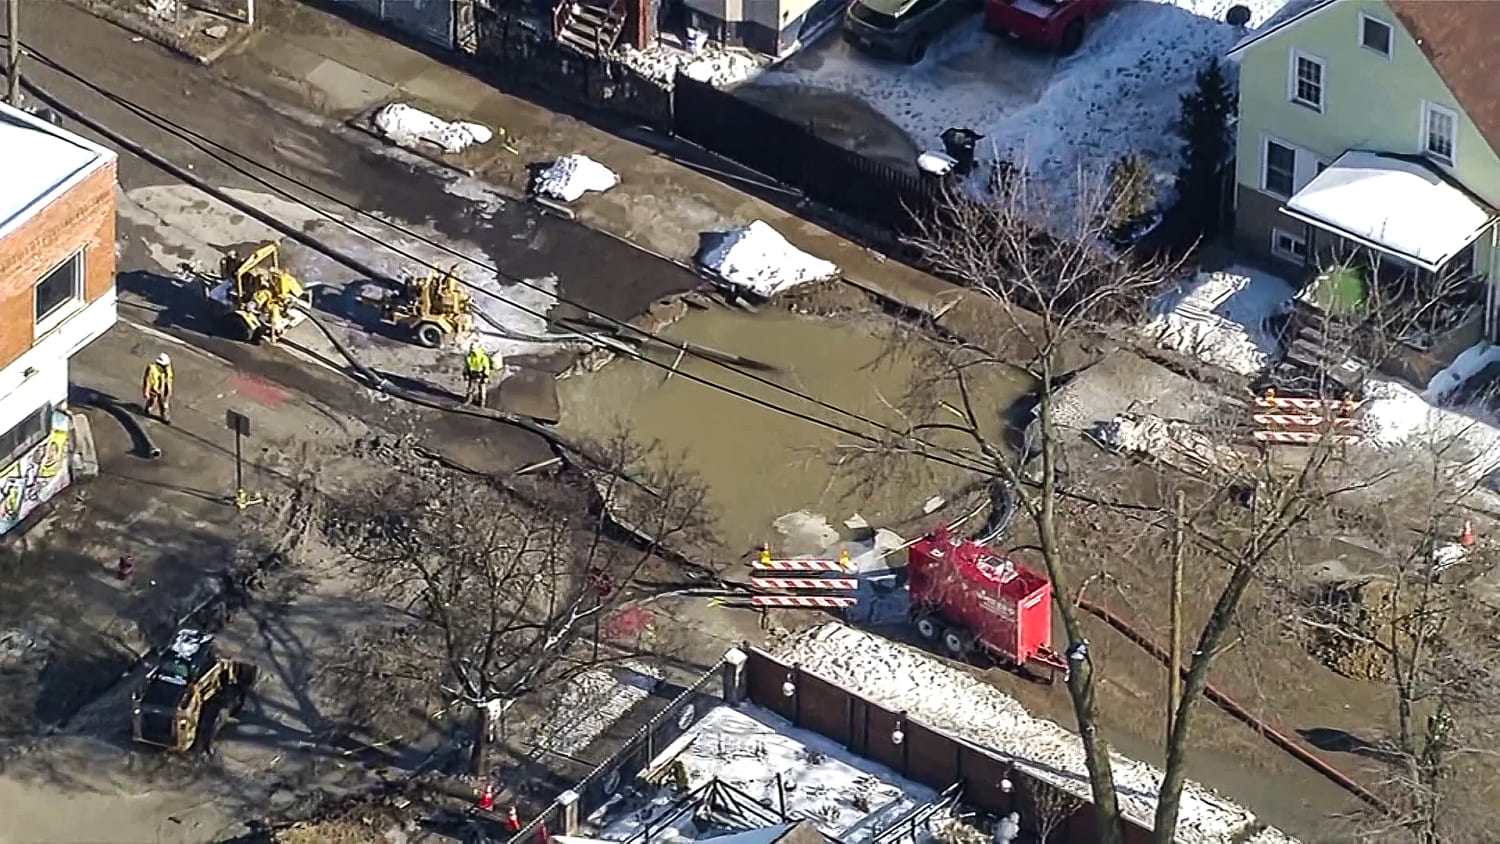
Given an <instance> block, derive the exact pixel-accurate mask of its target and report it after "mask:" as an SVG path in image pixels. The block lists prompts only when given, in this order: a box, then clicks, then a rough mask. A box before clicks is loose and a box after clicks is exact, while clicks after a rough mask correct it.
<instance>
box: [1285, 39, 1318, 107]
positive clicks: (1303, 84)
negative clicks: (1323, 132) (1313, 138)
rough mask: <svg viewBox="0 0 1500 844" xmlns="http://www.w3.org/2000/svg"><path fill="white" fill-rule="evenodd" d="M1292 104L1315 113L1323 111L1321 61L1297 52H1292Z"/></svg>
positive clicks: (1290, 93)
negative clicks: (1305, 107)
mask: <svg viewBox="0 0 1500 844" xmlns="http://www.w3.org/2000/svg"><path fill="white" fill-rule="evenodd" d="M1290 81H1291V90H1290V91H1288V92H1287V95H1288V96H1289V97H1290V98H1291V100H1292V102H1294V103H1297V104H1298V105H1305V106H1307V107H1308V108H1311V109H1314V110H1316V111H1322V110H1323V60H1322V59H1318V58H1314V57H1312V56H1309V55H1308V54H1306V53H1303V52H1299V51H1297V50H1293V51H1292V74H1291V80H1290Z"/></svg>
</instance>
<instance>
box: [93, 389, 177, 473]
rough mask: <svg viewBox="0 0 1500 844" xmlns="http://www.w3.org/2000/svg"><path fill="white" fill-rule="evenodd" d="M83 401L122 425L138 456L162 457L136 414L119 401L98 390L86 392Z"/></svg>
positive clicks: (158, 448) (158, 447)
mask: <svg viewBox="0 0 1500 844" xmlns="http://www.w3.org/2000/svg"><path fill="white" fill-rule="evenodd" d="M82 399H83V403H84V404H89V405H93V406H94V407H97V408H99V409H100V410H102V411H104V412H105V413H108V414H109V415H110V416H113V417H114V419H115V421H116V422H119V423H120V427H122V428H124V429H125V433H126V434H127V435H129V437H130V444H131V448H132V450H134V451H135V452H136V453H137V454H144V455H147V456H149V457H150V458H151V459H152V460H155V459H157V458H158V457H161V446H158V445H157V444H156V441H155V440H153V439H151V434H149V433H147V431H146V426H145V425H142V424H141V420H139V419H137V418H136V416H135V414H133V413H131V412H130V411H128V410H126V409H125V408H123V407H121V406H120V403H119V402H118V401H116V400H115V399H113V398H111V397H109V396H106V395H104V394H103V393H101V392H99V391H98V390H85V391H84V392H83V395H82Z"/></svg>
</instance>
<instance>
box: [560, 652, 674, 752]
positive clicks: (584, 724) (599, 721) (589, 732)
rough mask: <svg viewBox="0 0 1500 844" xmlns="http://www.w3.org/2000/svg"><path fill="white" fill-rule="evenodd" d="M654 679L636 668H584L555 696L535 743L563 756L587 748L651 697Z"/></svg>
mask: <svg viewBox="0 0 1500 844" xmlns="http://www.w3.org/2000/svg"><path fill="white" fill-rule="evenodd" d="M655 683H656V678H655V677H652V676H650V675H648V674H644V673H639V672H637V671H621V672H620V676H617V675H616V673H615V672H614V671H610V670H608V669H596V670H593V671H585V672H584V673H582V674H580V675H578V676H577V677H574V678H573V679H572V681H570V682H569V683H568V685H567V686H566V687H564V688H563V691H562V693H561V694H560V695H558V699H557V701H556V703H555V704H554V708H553V710H552V712H551V713H550V715H549V717H548V718H547V719H546V721H545V726H544V727H543V728H542V730H541V731H540V733H539V735H538V736H537V737H536V739H537V744H538V745H540V746H542V747H545V748H547V749H548V750H552V751H556V752H558V753H561V754H564V755H566V756H577V755H579V754H580V753H582V752H583V751H584V750H587V749H588V746H589V745H590V744H593V742H594V740H595V739H597V738H598V737H599V736H600V735H601V734H603V733H604V731H605V730H607V729H609V727H610V725H611V724H613V723H615V722H616V721H618V720H620V718H622V717H624V715H625V713H627V712H629V711H630V708H631V707H633V706H635V705H636V704H637V703H639V702H641V701H643V700H645V699H646V698H648V697H650V696H651V687H652V686H653V685H654V684H655Z"/></svg>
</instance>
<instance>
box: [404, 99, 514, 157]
mask: <svg viewBox="0 0 1500 844" xmlns="http://www.w3.org/2000/svg"><path fill="white" fill-rule="evenodd" d="M375 128H376V129H379V130H380V134H382V135H384V136H386V137H387V138H389V139H390V141H391V142H392V143H394V144H396V145H398V146H403V147H408V148H415V147H418V146H420V145H421V144H422V142H424V141H425V142H427V143H429V144H433V145H435V146H437V147H438V148H439V149H441V150H442V151H443V152H446V153H457V152H463V151H464V150H466V149H468V148H469V147H471V146H473V145H474V144H483V143H488V142H489V140H490V139H491V138H493V137H494V136H495V133H494V132H491V131H490V130H489V127H487V126H481V125H479V124H478V123H465V122H463V121H447V120H443V119H442V118H440V117H434V116H432V115H430V114H428V113H427V112H425V111H422V110H421V109H417V108H412V107H411V106H409V105H406V104H405V103H391V104H389V105H386V106H383V107H381V109H380V110H379V111H377V112H375Z"/></svg>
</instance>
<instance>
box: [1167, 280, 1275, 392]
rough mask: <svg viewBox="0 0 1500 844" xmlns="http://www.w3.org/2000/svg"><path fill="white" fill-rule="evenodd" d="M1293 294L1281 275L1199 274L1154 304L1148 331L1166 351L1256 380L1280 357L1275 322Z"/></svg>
mask: <svg viewBox="0 0 1500 844" xmlns="http://www.w3.org/2000/svg"><path fill="white" fill-rule="evenodd" d="M1292 293H1293V291H1292V287H1291V285H1289V284H1287V283H1286V282H1285V281H1282V280H1281V279H1279V278H1277V277H1276V276H1273V275H1267V274H1266V273H1262V272H1259V271H1255V270H1249V269H1245V268H1243V267H1231V268H1229V269H1228V270H1222V271H1219V272H1213V273H1199V274H1198V275H1197V277H1196V278H1194V279H1193V280H1192V281H1191V282H1183V283H1182V284H1179V285H1177V287H1176V288H1174V289H1173V290H1171V291H1168V292H1167V293H1166V294H1164V295H1163V296H1161V298H1159V299H1158V300H1157V301H1156V302H1155V303H1153V305H1152V308H1151V311H1152V317H1151V320H1150V321H1149V322H1148V323H1147V324H1146V327H1145V331H1146V334H1147V335H1148V336H1149V337H1151V338H1152V339H1153V340H1154V341H1155V342H1156V344H1157V345H1159V346H1161V347H1162V348H1164V349H1171V350H1173V351H1177V352H1182V353H1183V354H1186V355H1191V356H1192V357H1195V358H1197V359H1199V360H1201V361H1203V362H1204V363H1207V364H1210V365H1212V366H1217V367H1221V368H1223V369H1227V370H1229V371H1231V372H1236V373H1238V374H1240V375H1254V374H1255V373H1256V372H1259V371H1260V370H1261V369H1262V368H1263V367H1264V366H1265V365H1266V363H1267V362H1268V361H1269V360H1270V358H1271V357H1272V356H1273V355H1274V354H1275V353H1276V338H1275V336H1274V335H1273V334H1272V333H1271V329H1270V320H1271V317H1273V316H1275V315H1276V314H1277V313H1278V312H1280V311H1281V310H1282V309H1283V308H1285V307H1286V305H1287V302H1289V301H1290V300H1291V298H1292Z"/></svg>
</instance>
